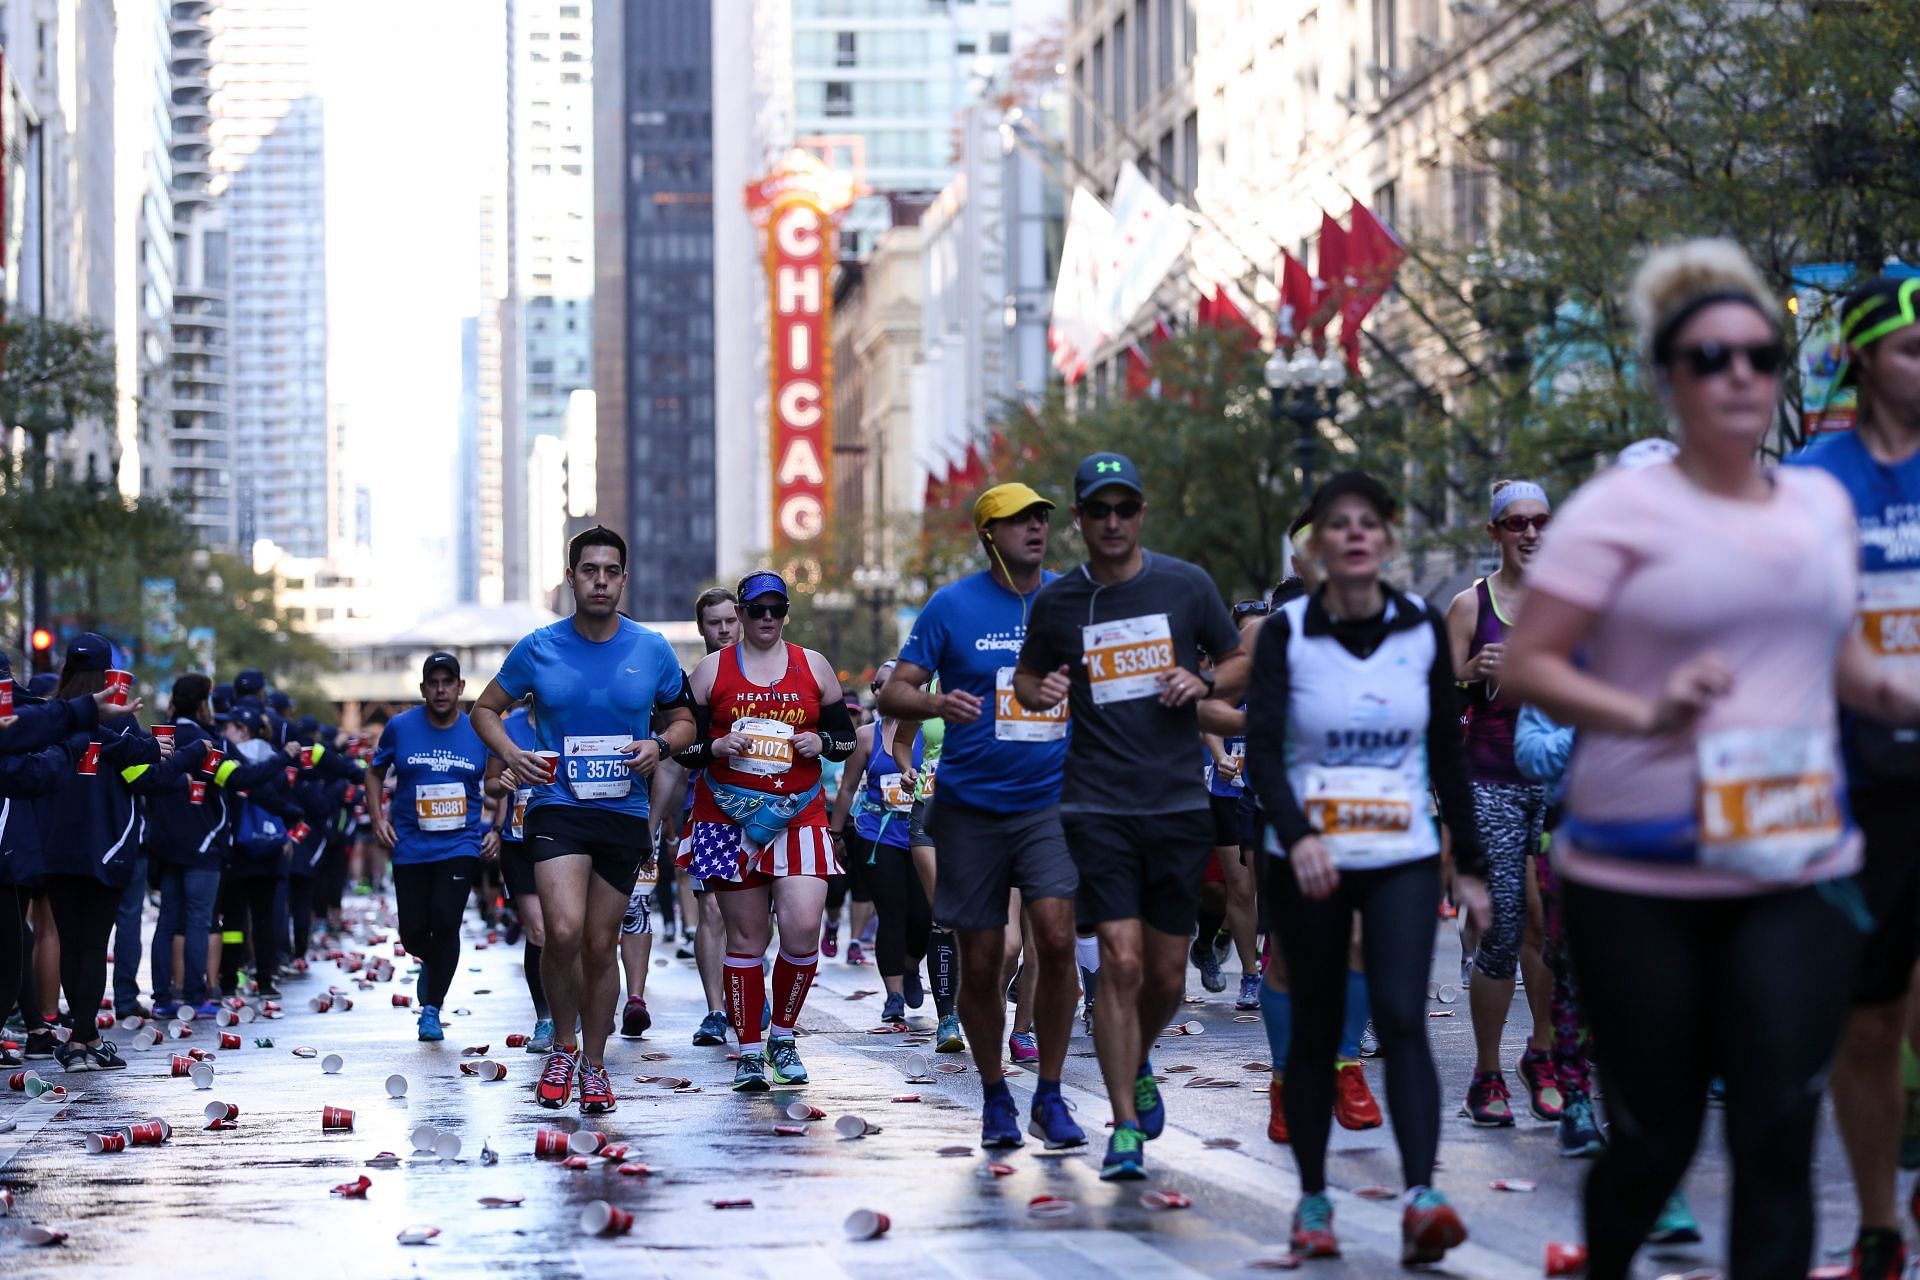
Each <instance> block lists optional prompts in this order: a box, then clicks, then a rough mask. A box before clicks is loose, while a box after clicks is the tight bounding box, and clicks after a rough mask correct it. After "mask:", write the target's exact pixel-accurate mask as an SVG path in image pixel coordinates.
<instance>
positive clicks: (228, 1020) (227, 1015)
mask: <svg viewBox="0 0 1920 1280" xmlns="http://www.w3.org/2000/svg"><path fill="white" fill-rule="evenodd" d="M238 1021H240V1015H239V1014H237V1013H235V1012H234V1011H233V1010H232V1009H222V1010H220V1011H219V1012H218V1013H215V1014H214V1015H213V1025H215V1026H216V1027H230V1026H232V1025H233V1024H234V1023H236V1022H238Z"/></svg>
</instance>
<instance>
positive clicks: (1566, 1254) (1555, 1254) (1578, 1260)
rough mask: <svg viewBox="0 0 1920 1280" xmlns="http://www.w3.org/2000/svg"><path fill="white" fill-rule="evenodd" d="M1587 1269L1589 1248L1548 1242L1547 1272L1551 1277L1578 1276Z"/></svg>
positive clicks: (1580, 1245)
mask: <svg viewBox="0 0 1920 1280" xmlns="http://www.w3.org/2000/svg"><path fill="white" fill-rule="evenodd" d="M1586 1269H1587V1246H1585V1245H1583V1244H1562V1243H1560V1242H1559V1241H1557V1240H1549V1241H1548V1242H1547V1257H1546V1271H1547V1274H1548V1275H1550V1276H1577V1275H1579V1274H1580V1273H1581V1272H1583V1271H1585V1270H1586Z"/></svg>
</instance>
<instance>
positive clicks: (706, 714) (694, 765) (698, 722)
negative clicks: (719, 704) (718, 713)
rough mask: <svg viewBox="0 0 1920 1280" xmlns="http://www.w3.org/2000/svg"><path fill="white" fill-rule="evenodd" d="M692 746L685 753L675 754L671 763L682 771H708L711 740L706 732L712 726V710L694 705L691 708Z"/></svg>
mask: <svg viewBox="0 0 1920 1280" xmlns="http://www.w3.org/2000/svg"><path fill="white" fill-rule="evenodd" d="M692 710H693V745H692V746H690V747H688V748H687V749H686V750H685V751H680V752H676V753H675V754H674V757H673V762H674V763H675V764H677V765H679V766H680V767H681V768H682V769H686V770H688V771H692V770H694V769H709V768H712V767H713V739H712V738H710V737H708V736H707V735H708V732H709V730H710V729H711V728H712V726H713V708H712V707H703V706H701V705H700V704H699V703H697V702H696V703H694V704H693V707H692Z"/></svg>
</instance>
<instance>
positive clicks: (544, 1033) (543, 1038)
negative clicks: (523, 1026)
mask: <svg viewBox="0 0 1920 1280" xmlns="http://www.w3.org/2000/svg"><path fill="white" fill-rule="evenodd" d="M527 1052H528V1053H552V1052H553V1019H552V1018H541V1019H540V1020H539V1021H537V1022H535V1023H534V1024H533V1039H531V1040H529V1041H527Z"/></svg>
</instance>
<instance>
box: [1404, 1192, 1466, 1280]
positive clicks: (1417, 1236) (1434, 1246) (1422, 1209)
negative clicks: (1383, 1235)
mask: <svg viewBox="0 0 1920 1280" xmlns="http://www.w3.org/2000/svg"><path fill="white" fill-rule="evenodd" d="M1466 1242H1467V1229H1466V1227H1464V1226H1462V1225H1461V1223H1460V1215H1459V1214H1457V1213H1455V1212H1454V1211H1453V1206H1452V1205H1450V1204H1448V1203H1447V1198H1446V1197H1445V1196H1443V1195H1441V1194H1440V1193H1439V1192H1438V1191H1435V1190H1434V1189H1433V1188H1432V1187H1426V1188H1423V1189H1422V1190H1421V1192H1420V1194H1419V1195H1417V1196H1415V1197H1414V1198H1413V1203H1412V1204H1410V1205H1408V1206H1407V1211H1406V1212H1405V1213H1404V1214H1402V1215H1401V1216H1400V1265H1401V1266H1403V1267H1417V1266H1421V1265H1423V1264H1426V1263H1433V1262H1438V1261H1440V1259H1441V1257H1443V1256H1444V1255H1445V1254H1446V1252H1447V1250H1449V1249H1451V1248H1453V1247H1454V1246H1455V1245H1461V1244H1465V1243H1466Z"/></svg>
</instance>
